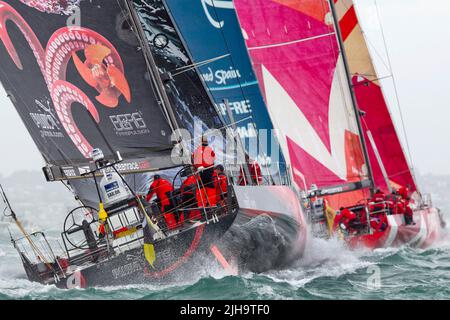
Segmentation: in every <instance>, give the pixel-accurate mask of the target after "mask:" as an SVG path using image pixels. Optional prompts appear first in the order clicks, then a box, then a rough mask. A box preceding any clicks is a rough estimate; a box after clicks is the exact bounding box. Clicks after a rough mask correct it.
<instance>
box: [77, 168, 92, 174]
mask: <svg viewBox="0 0 450 320" xmlns="http://www.w3.org/2000/svg"><path fill="white" fill-rule="evenodd" d="M78 171H79V172H80V175H82V174H86V173H88V172H90V171H91V168H90V167H89V166H84V167H79V168H78Z"/></svg>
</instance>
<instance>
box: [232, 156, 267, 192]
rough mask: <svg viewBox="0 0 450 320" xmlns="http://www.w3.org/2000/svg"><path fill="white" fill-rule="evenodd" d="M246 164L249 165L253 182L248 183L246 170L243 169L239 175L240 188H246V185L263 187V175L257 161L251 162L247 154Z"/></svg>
mask: <svg viewBox="0 0 450 320" xmlns="http://www.w3.org/2000/svg"><path fill="white" fill-rule="evenodd" d="M245 163H246V165H247V168H248V171H249V173H250V178H251V182H250V181H247V179H248V178H246V177H245V178H244V176H245V171H244V169H243V168H242V167H241V172H240V175H239V180H238V183H239V185H240V186H245V185H252V184H253V185H261V184H262V181H263V179H262V175H261V167H260V166H259V164H258V162H256V160H254V161H251V159H250V157H249V155H248V154H245Z"/></svg>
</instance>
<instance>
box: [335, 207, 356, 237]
mask: <svg viewBox="0 0 450 320" xmlns="http://www.w3.org/2000/svg"><path fill="white" fill-rule="evenodd" d="M339 211H340V214H339V215H338V216H336V218H335V220H334V223H335V225H341V226H342V225H344V227H345V229H346V230H349V231H350V230H351V229H354V227H355V224H356V223H357V219H356V214H355V213H354V212H352V211H351V210H349V209H348V208H344V207H341V208H340V209H339Z"/></svg>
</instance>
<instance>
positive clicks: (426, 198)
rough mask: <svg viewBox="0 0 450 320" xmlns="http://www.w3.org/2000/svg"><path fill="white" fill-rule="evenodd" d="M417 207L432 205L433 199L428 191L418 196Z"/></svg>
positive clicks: (422, 207)
mask: <svg viewBox="0 0 450 320" xmlns="http://www.w3.org/2000/svg"><path fill="white" fill-rule="evenodd" d="M419 207H420V208H421V209H426V208H432V207H433V199H432V197H431V194H430V193H425V194H423V195H422V197H421V198H420V202H419Z"/></svg>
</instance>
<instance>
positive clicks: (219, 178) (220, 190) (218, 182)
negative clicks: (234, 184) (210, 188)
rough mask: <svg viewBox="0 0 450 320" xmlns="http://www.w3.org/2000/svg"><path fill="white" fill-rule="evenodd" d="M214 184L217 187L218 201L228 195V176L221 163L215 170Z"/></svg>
mask: <svg viewBox="0 0 450 320" xmlns="http://www.w3.org/2000/svg"><path fill="white" fill-rule="evenodd" d="M214 186H215V188H216V196H217V201H221V200H224V199H225V197H226V195H227V186H228V181H227V176H226V175H225V169H224V167H223V165H221V164H219V165H218V166H216V168H215V170H214Z"/></svg>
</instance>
